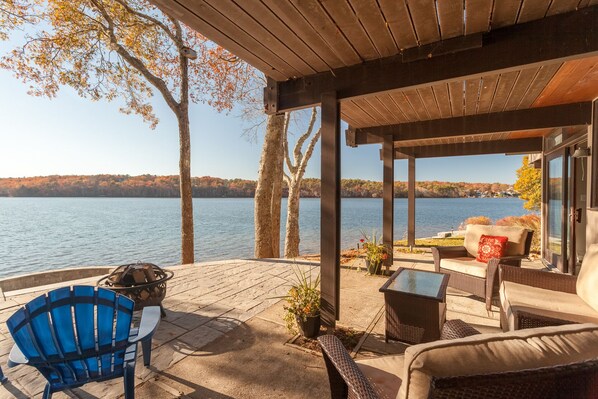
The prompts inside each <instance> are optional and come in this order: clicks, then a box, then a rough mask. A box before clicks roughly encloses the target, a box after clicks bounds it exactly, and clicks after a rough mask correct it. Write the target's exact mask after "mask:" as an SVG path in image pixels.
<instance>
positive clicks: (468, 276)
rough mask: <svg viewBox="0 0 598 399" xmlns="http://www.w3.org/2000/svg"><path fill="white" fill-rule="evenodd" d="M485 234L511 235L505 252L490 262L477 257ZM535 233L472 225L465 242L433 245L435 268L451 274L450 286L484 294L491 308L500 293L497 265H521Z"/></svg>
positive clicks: (512, 228)
mask: <svg viewBox="0 0 598 399" xmlns="http://www.w3.org/2000/svg"><path fill="white" fill-rule="evenodd" d="M482 234H486V235H504V236H507V237H509V242H508V246H507V252H506V256H504V257H502V258H493V259H490V261H488V264H487V265H486V264H483V263H481V262H478V261H476V255H477V248H478V243H479V241H480V236H481V235H482ZM533 234H534V232H533V231H532V230H527V229H524V228H519V227H507V226H481V225H469V226H467V231H466V233H465V242H464V245H463V246H461V247H433V248H432V255H433V256H434V269H435V270H436V271H437V272H440V273H447V274H450V275H451V278H450V280H449V287H453V288H457V289H459V290H462V291H465V292H469V293H471V294H474V295H476V296H479V297H480V298H484V300H485V301H486V309H487V310H490V308H491V305H492V298H493V297H494V295H496V294H497V293H498V265H499V264H503V265H511V266H521V260H523V259H526V258H527V257H528V256H529V252H530V248H531V245H532V237H533Z"/></svg>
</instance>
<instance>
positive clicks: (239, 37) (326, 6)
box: [152, 0, 598, 81]
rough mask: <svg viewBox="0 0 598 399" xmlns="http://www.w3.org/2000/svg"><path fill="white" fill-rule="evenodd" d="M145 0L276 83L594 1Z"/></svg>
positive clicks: (531, 19) (525, 20)
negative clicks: (150, 0)
mask: <svg viewBox="0 0 598 399" xmlns="http://www.w3.org/2000/svg"><path fill="white" fill-rule="evenodd" d="M152 2H153V3H155V4H156V5H158V6H159V7H161V8H162V9H164V10H165V11H167V12H169V13H170V14H171V15H173V16H174V17H176V18H178V19H180V20H181V21H183V22H185V23H186V24H187V25H188V26H190V27H191V28H194V29H196V30H197V31H198V32H201V33H202V34H204V35H205V36H207V37H208V38H210V39H211V40H213V41H214V42H216V43H218V44H220V45H221V46H223V47H225V48H227V49H228V50H230V51H231V52H233V53H235V54H236V55H238V56H240V57H241V58H243V59H244V60H245V61H247V62H249V63H250V64H252V65H253V66H254V67H256V68H257V69H259V70H261V71H262V72H264V73H265V74H266V75H268V76H270V77H272V78H274V79H275V80H278V81H284V80H287V79H293V78H297V77H302V76H308V75H312V74H315V73H318V72H326V71H330V70H333V69H336V68H341V67H346V66H351V65H356V64H360V63H362V62H365V61H371V60H376V59H381V58H385V57H391V56H395V55H399V54H401V52H402V51H403V50H406V49H410V48H415V47H418V46H424V45H428V44H431V43H437V42H440V41H446V40H447V39H452V38H457V37H461V36H465V35H472V34H475V33H480V32H489V31H491V30H494V29H497V28H502V27H506V26H510V25H515V24H521V23H524V22H529V21H533V20H538V19H542V18H544V17H547V16H552V15H556V14H561V13H566V12H570V11H574V10H578V9H582V8H585V7H588V6H591V5H593V4H598V1H596V0H559V1H547V0H508V1H495V0H460V1H450V0H445V1H435V0H418V1H411V2H407V1H404V0H378V1H376V0H285V1H280V0H243V1H242V0H152ZM432 52H433V51H432Z"/></svg>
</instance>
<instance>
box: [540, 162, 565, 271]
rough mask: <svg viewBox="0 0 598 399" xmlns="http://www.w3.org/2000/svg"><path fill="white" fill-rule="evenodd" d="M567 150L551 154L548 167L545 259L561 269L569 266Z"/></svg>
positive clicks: (563, 269)
mask: <svg viewBox="0 0 598 399" xmlns="http://www.w3.org/2000/svg"><path fill="white" fill-rule="evenodd" d="M564 160H565V152H564V151H562V152H561V151H559V153H557V154H551V156H550V157H549V158H548V160H547V165H546V166H547V168H546V182H547V183H548V184H547V185H546V245H545V250H544V257H545V259H546V260H547V261H548V262H549V263H550V264H552V265H554V266H557V267H558V268H559V269H560V270H561V271H564V272H566V270H565V269H566V267H567V262H566V259H567V254H566V253H567V247H566V242H567V232H566V231H565V230H566V228H567V227H566V226H567V223H566V218H565V214H564V212H565V210H566V209H567V203H566V200H567V195H566V193H565V189H566V186H565V179H563V177H564V175H565V172H566V170H567V168H566V167H565V166H566V165H565V161H564Z"/></svg>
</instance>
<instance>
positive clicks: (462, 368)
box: [318, 322, 598, 399]
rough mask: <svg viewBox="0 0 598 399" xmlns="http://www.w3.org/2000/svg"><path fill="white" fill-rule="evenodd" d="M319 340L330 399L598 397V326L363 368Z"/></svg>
mask: <svg viewBox="0 0 598 399" xmlns="http://www.w3.org/2000/svg"><path fill="white" fill-rule="evenodd" d="M449 323H451V322H447V324H449ZM449 326H450V324H449ZM474 331H475V330H474ZM471 332H472V331H470V333H471ZM318 340H319V341H320V345H321V347H322V353H323V355H324V360H325V363H326V368H327V370H328V377H329V380H330V388H331V397H332V399H344V398H356V399H382V398H401V399H414V398H480V399H482V398H484V399H486V398H493V399H498V398H505V399H506V398H509V399H510V398H514V399H516V398H526V399H528V398H529V399H534V398H538V399H540V398H542V399H551V398H598V384H597V383H596V381H598V325H594V324H580V325H568V326H559V327H545V328H537V329H530V330H524V331H517V332H511V333H499V334H479V335H474V336H470V337H467V338H462V339H454V340H450V341H442V340H440V341H435V342H430V343H426V344H419V345H414V346H411V347H409V348H407V351H406V352H405V354H404V355H398V356H383V357H379V358H374V359H367V360H360V361H357V362H355V361H354V360H353V359H352V358H351V356H350V355H349V353H348V352H347V351H346V350H345V349H344V347H343V346H342V344H341V343H340V341H339V340H338V339H337V338H336V337H334V336H332V335H328V336H323V337H320V338H318Z"/></svg>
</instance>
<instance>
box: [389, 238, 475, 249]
mask: <svg viewBox="0 0 598 399" xmlns="http://www.w3.org/2000/svg"><path fill="white" fill-rule="evenodd" d="M464 240H465V237H444V238H416V239H415V246H416V247H428V248H429V247H437V246H451V247H458V246H463V241H464ZM394 245H396V246H402V247H406V246H407V240H399V241H395V243H394Z"/></svg>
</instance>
